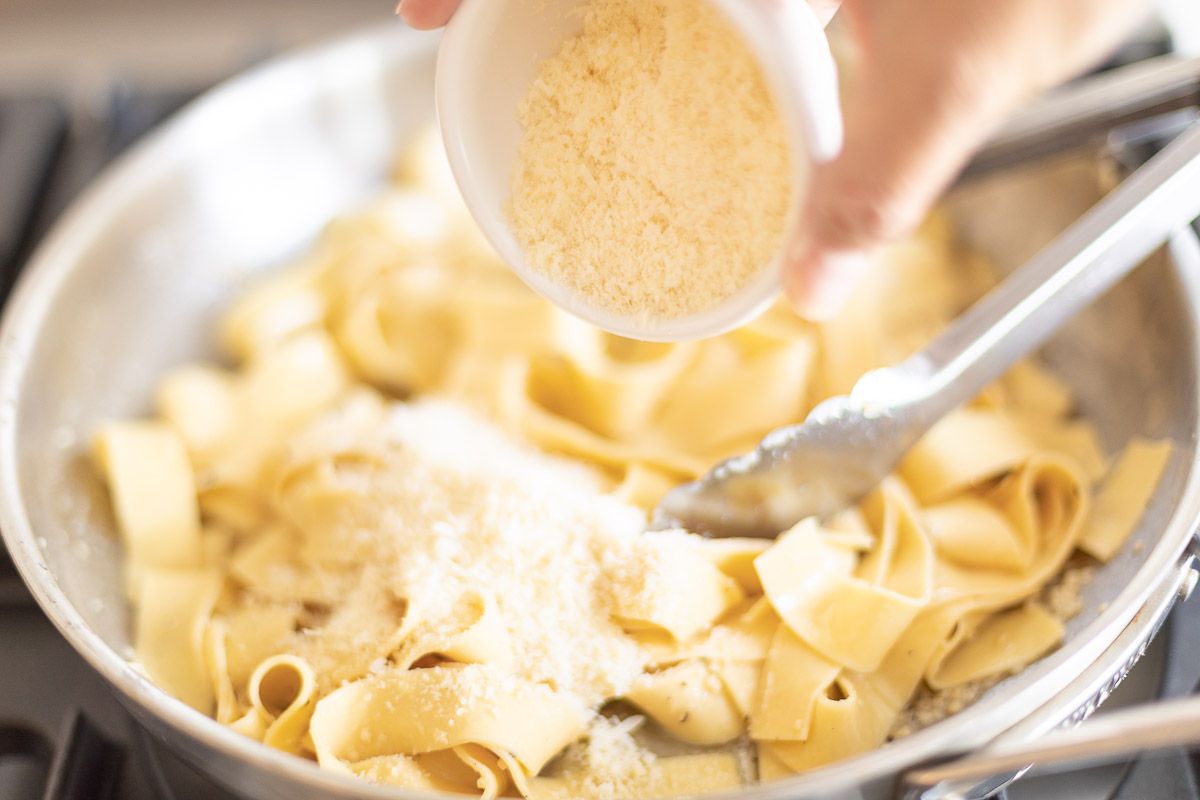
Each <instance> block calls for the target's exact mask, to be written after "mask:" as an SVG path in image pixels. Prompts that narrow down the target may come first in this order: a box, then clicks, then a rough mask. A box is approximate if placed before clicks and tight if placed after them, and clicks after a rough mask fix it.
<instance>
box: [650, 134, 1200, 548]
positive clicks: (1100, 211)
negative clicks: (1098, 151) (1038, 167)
mask: <svg viewBox="0 0 1200 800" xmlns="http://www.w3.org/2000/svg"><path fill="white" fill-rule="evenodd" d="M1198 216H1200V123H1193V124H1191V125H1190V126H1189V127H1188V128H1187V129H1185V130H1184V131H1183V132H1182V133H1181V134H1180V135H1179V136H1177V137H1176V138H1175V140H1174V141H1172V142H1171V143H1170V144H1169V145H1167V146H1166V147H1165V148H1164V149H1163V150H1162V151H1161V152H1160V153H1158V155H1156V156H1154V157H1153V158H1152V159H1150V160H1149V161H1148V162H1147V163H1146V164H1145V165H1144V166H1142V167H1141V168H1139V169H1138V170H1137V171H1136V172H1134V173H1133V174H1132V175H1131V176H1130V177H1128V178H1127V179H1126V180H1125V181H1124V182H1123V183H1122V184H1121V185H1120V186H1118V187H1117V188H1116V189H1115V190H1113V191H1112V192H1111V193H1110V194H1109V195H1108V196H1106V197H1105V198H1104V199H1103V200H1101V201H1100V202H1099V203H1098V204H1097V205H1096V206H1094V207H1093V208H1092V209H1091V210H1090V211H1089V212H1088V213H1087V214H1085V215H1084V216H1083V217H1082V218H1081V219H1079V220H1078V221H1077V222H1076V223H1075V224H1074V225H1072V226H1071V227H1070V228H1068V229H1067V230H1066V231H1064V232H1063V233H1062V234H1061V235H1059V236H1058V238H1057V239H1055V240H1054V241H1053V242H1051V243H1050V244H1049V245H1047V246H1046V247H1045V248H1044V249H1042V250H1041V252H1039V253H1038V254H1037V255H1035V256H1034V257H1033V258H1032V259H1031V260H1029V261H1028V262H1026V263H1025V264H1024V265H1023V266H1022V267H1020V268H1019V269H1017V270H1016V271H1015V272H1013V273H1012V274H1011V275H1010V276H1009V277H1008V278H1007V279H1005V280H1004V282H1003V283H1001V284H1000V285H999V286H997V287H996V288H995V289H994V290H992V291H991V292H990V293H989V294H987V295H986V296H985V297H984V298H983V299H982V300H980V301H979V302H978V303H976V304H975V305H973V306H972V307H971V308H969V309H968V310H967V311H966V312H965V313H964V314H963V315H962V316H960V317H959V318H958V319H957V320H955V321H954V322H953V323H952V324H951V325H950V327H949V328H947V329H946V331H945V332H944V333H942V334H941V335H940V336H938V337H937V338H936V339H935V340H934V341H933V342H932V343H930V344H929V346H928V347H926V348H925V349H924V350H922V351H920V352H918V353H917V354H916V355H914V356H912V357H910V358H909V359H907V360H905V361H903V362H901V363H900V364H897V365H896V366H894V367H886V368H883V369H877V370H873V371H871V372H868V373H867V374H865V375H863V376H862V378H860V379H859V381H858V383H856V384H855V385H854V388H853V389H852V390H851V392H850V394H848V395H843V396H839V397H833V398H830V399H829V400H826V401H824V402H823V403H821V404H820V405H818V406H817V407H816V408H814V409H813V410H812V413H810V414H809V415H808V418H807V419H805V420H804V422H803V423H801V424H799V425H791V426H788V427H785V428H779V429H778V430H775V431H772V432H771V433H770V434H768V435H767V436H766V438H764V439H763V440H762V442H761V443H760V444H759V446H758V447H757V448H756V449H755V450H754V451H752V452H750V453H747V454H745V455H741V456H736V457H734V458H731V459H729V460H727V461H725V462H723V463H721V464H719V465H718V466H717V467H715V468H714V469H712V470H711V471H710V472H709V473H708V474H706V475H704V476H702V477H700V478H699V479H697V480H695V481H693V482H691V483H687V484H684V485H682V486H679V487H677V488H675V489H673V490H671V491H670V492H668V493H667V494H666V495H665V496H664V497H663V498H662V501H661V502H660V503H659V506H658V508H657V509H656V511H655V515H654V524H655V527H657V528H667V527H684V528H687V529H688V530H691V531H694V532H697V533H703V534H706V535H709V536H714V537H726V536H752V537H760V538H773V537H775V536H776V535H778V534H779V533H780V532H781V531H784V530H787V529H788V528H790V527H792V526H793V525H794V524H796V523H797V522H799V521H800V520H802V519H804V518H806V517H811V516H816V517H820V518H828V517H830V516H832V515H833V514H836V513H837V512H839V511H841V510H843V509H845V508H847V507H849V506H851V505H853V504H854V503H856V502H857V501H858V500H860V499H861V498H862V497H863V496H864V495H866V494H867V492H869V491H870V490H871V489H873V488H875V486H877V485H878V484H879V482H880V481H881V480H883V478H884V477H885V476H886V475H887V474H888V473H889V472H891V471H892V470H893V469H894V468H895V466H896V464H897V463H898V462H899V461H900V458H901V457H902V456H903V455H904V454H905V452H907V451H908V449H909V448H910V447H912V445H913V444H915V443H916V441H917V440H918V439H920V438H921V436H923V435H924V434H925V433H926V432H927V431H928V430H929V429H930V427H932V426H933V425H934V423H936V422H937V421H938V420H940V419H941V418H942V417H944V416H945V415H946V414H947V413H949V412H950V411H952V410H954V409H955V408H957V407H959V406H961V405H962V404H964V403H966V402H967V401H968V400H970V399H971V398H973V397H974V396H976V395H977V394H979V392H981V391H982V390H983V389H984V388H985V387H986V386H987V385H988V384H990V383H991V382H992V381H994V380H996V379H997V378H999V377H1000V376H1001V375H1002V374H1003V373H1004V372H1005V371H1006V370H1007V369H1008V368H1009V367H1011V366H1012V365H1013V364H1014V363H1015V362H1016V361H1017V360H1019V359H1020V358H1022V357H1024V356H1026V355H1028V354H1029V353H1030V352H1032V351H1033V350H1034V349H1036V348H1037V347H1038V346H1039V345H1041V344H1042V343H1043V342H1045V341H1046V339H1047V338H1049V336H1050V335H1051V334H1053V333H1054V332H1055V331H1056V330H1058V328H1059V327H1060V326H1062V325H1063V323H1065V322H1067V321H1068V320H1070V319H1071V318H1072V317H1074V316H1075V315H1076V314H1077V313H1079V312H1080V311H1081V310H1083V309H1084V308H1086V307H1087V306H1088V305H1090V304H1091V303H1092V302H1093V301H1094V300H1096V299H1097V298H1099V297H1100V296H1101V295H1103V294H1104V293H1105V292H1107V291H1108V290H1109V289H1110V288H1111V287H1112V286H1113V285H1114V284H1115V283H1116V282H1117V281H1119V280H1120V279H1121V278H1123V277H1125V276H1126V275H1127V274H1128V273H1129V272H1130V271H1132V270H1133V268H1134V267H1135V266H1137V265H1138V264H1140V263H1141V262H1142V261H1143V260H1144V259H1145V258H1146V257H1147V256H1149V255H1150V254H1151V253H1152V252H1153V251H1154V250H1156V249H1158V248H1159V247H1160V246H1162V245H1163V244H1164V243H1166V241H1167V240H1168V239H1169V238H1170V236H1171V235H1172V234H1173V233H1175V232H1176V231H1178V230H1180V229H1181V228H1183V227H1184V226H1185V225H1187V224H1188V223H1190V222H1191V221H1192V220H1194V219H1196V218H1197V217H1198Z"/></svg>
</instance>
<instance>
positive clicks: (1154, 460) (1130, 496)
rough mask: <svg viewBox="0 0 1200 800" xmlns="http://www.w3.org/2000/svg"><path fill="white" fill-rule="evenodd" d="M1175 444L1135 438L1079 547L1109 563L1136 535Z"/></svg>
mask: <svg viewBox="0 0 1200 800" xmlns="http://www.w3.org/2000/svg"><path fill="white" fill-rule="evenodd" d="M1171 449H1172V448H1171V443H1170V442H1166V441H1151V440H1148V439H1134V440H1133V441H1131V442H1130V443H1129V444H1127V445H1126V446H1125V451H1124V452H1123V453H1121V457H1120V458H1119V459H1117V463H1116V464H1115V465H1114V466H1113V468H1112V472H1111V473H1109V476H1108V478H1106V479H1105V481H1104V485H1103V486H1101V488H1100V491H1099V493H1098V494H1097V495H1096V503H1095V505H1094V506H1092V513H1091V516H1090V517H1088V523H1087V529H1086V530H1085V531H1084V532H1083V538H1082V539H1081V540H1080V542H1079V547H1080V549H1081V550H1083V551H1084V552H1085V553H1087V554H1088V555H1090V556H1093V557H1095V558H1098V559H1100V560H1101V561H1108V560H1109V559H1111V558H1112V557H1113V556H1114V555H1116V553H1117V551H1118V550H1120V549H1121V545H1123V544H1125V540H1126V539H1128V538H1129V535H1130V534H1131V533H1133V529H1134V528H1135V527H1136V526H1137V523H1138V520H1140V519H1141V518H1142V513H1143V512H1144V511H1145V510H1146V506H1147V505H1148V504H1149V503H1150V498H1151V497H1152V496H1153V495H1154V488H1155V487H1156V486H1158V480H1159V478H1160V477H1162V473H1163V470H1165V469H1166V467H1167V462H1168V461H1169V460H1170V459H1171Z"/></svg>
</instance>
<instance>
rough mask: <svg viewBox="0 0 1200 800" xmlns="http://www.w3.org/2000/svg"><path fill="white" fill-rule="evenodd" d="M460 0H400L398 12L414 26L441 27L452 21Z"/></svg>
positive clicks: (422, 27) (425, 27)
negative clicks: (451, 18)
mask: <svg viewBox="0 0 1200 800" xmlns="http://www.w3.org/2000/svg"><path fill="white" fill-rule="evenodd" d="M458 5H459V0H400V5H398V6H397V7H396V13H397V14H399V15H400V17H401V19H403V20H404V21H405V22H406V23H408V24H409V25H411V26H412V27H414V28H420V29H422V30H426V29H429V28H440V27H441V26H442V25H445V24H446V23H447V22H449V21H450V17H452V16H453V15H454V12H455V10H456V9H457V8H458Z"/></svg>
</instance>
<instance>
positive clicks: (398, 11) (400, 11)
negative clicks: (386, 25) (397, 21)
mask: <svg viewBox="0 0 1200 800" xmlns="http://www.w3.org/2000/svg"><path fill="white" fill-rule="evenodd" d="M403 13H404V0H400V2H398V3H396V14H397V15H400V14H403Z"/></svg>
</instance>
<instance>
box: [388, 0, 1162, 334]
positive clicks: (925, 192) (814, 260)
mask: <svg viewBox="0 0 1200 800" xmlns="http://www.w3.org/2000/svg"><path fill="white" fill-rule="evenodd" d="M459 2H460V0H401V3H400V8H399V12H400V14H401V16H402V17H403V18H404V19H405V21H407V22H408V23H409V24H410V25H413V26H414V27H420V28H429V27H437V26H439V25H443V24H445V22H446V21H447V20H449V18H450V17H451V15H453V13H454V10H455V9H456V8H457V7H458V5H459ZM812 3H813V5H814V7H816V8H817V11H818V13H819V14H821V16H823V17H825V18H828V16H830V15H831V14H832V11H833V10H834V9H835V8H836V6H837V3H836V0H812ZM1148 5H1149V4H1148V3H1146V2H1144V0H1049V1H1048V0H953V2H947V0H844V2H842V3H841V8H842V12H841V13H842V14H843V15H845V16H846V17H848V23H849V28H850V31H851V34H852V35H853V37H854V39H855V40H856V42H857V45H858V48H857V49H858V51H859V57H858V60H857V61H856V63H855V64H854V68H853V70H852V72H853V75H852V76H851V80H850V85H849V86H848V87H847V91H846V93H845V101H844V109H843V112H844V116H845V131H846V138H845V143H844V146H843V149H842V153H841V154H840V155H839V156H838V157H837V158H836V159H835V160H833V161H832V162H829V163H828V164H822V165H818V166H817V167H816V168H815V169H814V172H813V175H812V179H811V184H810V187H809V191H808V196H807V199H806V201H805V204H804V208H803V209H802V211H801V214H802V219H803V223H802V224H801V225H798V226H797V230H798V231H799V234H798V235H797V237H796V239H795V240H794V241H792V242H791V243H790V244H789V245H788V247H787V257H786V261H785V268H784V285H785V289H786V291H787V294H788V296H789V298H790V299H791V301H792V303H793V305H794V306H795V307H796V308H797V310H799V311H800V312H801V313H803V314H805V315H806V316H809V317H811V318H815V319H820V318H824V317H828V316H831V315H832V314H834V313H836V311H837V310H838V309H839V308H840V307H841V306H842V305H843V304H844V302H845V300H846V299H847V298H848V297H849V295H850V294H851V292H853V290H854V287H855V285H856V284H857V283H858V281H859V279H860V278H861V277H862V275H863V273H864V272H865V271H866V267H867V265H868V264H869V263H870V258H871V254H872V252H873V251H874V250H875V249H876V248H878V247H879V246H880V245H883V244H885V243H887V242H889V241H892V240H895V239H898V238H900V237H902V236H904V235H905V234H907V233H909V232H910V231H911V230H912V229H913V228H914V227H915V226H916V225H917V223H918V222H919V221H920V219H921V218H922V217H923V216H924V214H925V213H926V212H927V211H928V209H929V207H930V205H932V204H933V202H934V201H935V200H936V199H937V197H938V196H939V195H940V194H941V193H942V192H943V191H944V190H945V188H946V186H947V185H948V184H949V183H950V182H951V181H952V180H953V178H954V176H955V175H956V174H957V173H958V171H959V170H960V169H961V168H962V166H963V165H964V163H965V162H966V161H967V159H968V158H969V157H970V155H971V153H972V152H973V151H974V150H975V149H976V148H977V147H978V146H979V144H980V143H981V142H982V141H983V140H984V138H986V137H987V135H988V134H989V133H990V132H991V131H992V130H993V129H994V128H995V127H996V126H997V125H998V124H999V123H1000V122H1001V121H1002V120H1003V119H1004V117H1005V116H1006V115H1007V114H1008V113H1010V112H1011V111H1012V110H1013V109H1014V108H1015V107H1016V106H1018V105H1019V104H1020V103H1021V102H1022V101H1024V100H1026V99H1028V98H1030V97H1032V96H1034V95H1036V94H1037V93H1039V92H1041V91H1043V90H1045V89H1047V88H1049V87H1051V86H1053V85H1055V84H1057V83H1059V82H1061V81H1063V80H1066V79H1068V78H1070V77H1071V76H1073V75H1074V74H1076V73H1078V72H1080V71H1082V70H1083V69H1085V68H1086V67H1088V66H1089V65H1090V64H1092V63H1093V62H1095V61H1097V60H1099V59H1100V58H1101V57H1103V56H1104V54H1105V53H1106V52H1107V51H1108V50H1109V49H1110V48H1111V47H1112V46H1114V45H1115V44H1116V43H1117V42H1118V41H1119V40H1120V38H1121V36H1122V34H1125V33H1127V32H1128V31H1130V30H1131V29H1132V28H1133V27H1134V26H1135V24H1136V22H1137V20H1138V18H1139V17H1140V16H1141V15H1142V14H1144V13H1146V9H1147V6H1148Z"/></svg>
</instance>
